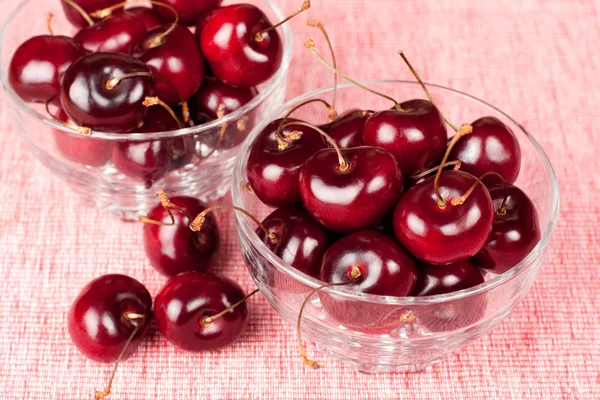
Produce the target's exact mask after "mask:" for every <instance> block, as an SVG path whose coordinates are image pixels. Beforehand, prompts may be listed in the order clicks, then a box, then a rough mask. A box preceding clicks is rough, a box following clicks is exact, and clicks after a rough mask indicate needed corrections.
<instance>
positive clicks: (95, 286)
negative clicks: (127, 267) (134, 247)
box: [67, 274, 152, 363]
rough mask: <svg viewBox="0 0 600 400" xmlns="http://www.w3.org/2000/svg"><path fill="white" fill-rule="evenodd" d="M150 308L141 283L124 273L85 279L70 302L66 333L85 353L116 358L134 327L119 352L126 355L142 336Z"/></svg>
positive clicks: (97, 358) (103, 359)
mask: <svg viewBox="0 0 600 400" xmlns="http://www.w3.org/2000/svg"><path fill="white" fill-rule="evenodd" d="M151 310H152V297H151V296H150V293H148V290H146V288H145V287H144V286H143V285H142V284H141V283H139V282H138V281H136V280H135V279H133V278H130V277H128V276H125V275H116V274H113V275H104V276H101V277H99V278H97V279H94V280H93V281H91V282H90V283H88V284H87V285H86V286H85V287H84V288H83V290H82V291H81V293H80V294H79V296H78V297H77V299H76V300H75V302H74V303H73V305H72V306H71V309H70V311H69V315H68V317H67V320H68V325H69V334H70V335H71V340H72V341H73V344H75V346H76V347H77V348H78V349H79V351H81V352H82V353H83V354H84V355H85V356H86V357H88V358H91V359H92V360H95V361H101V362H106V363H108V362H114V361H116V360H117V358H118V357H119V353H120V352H121V350H122V349H123V347H124V345H125V343H126V342H127V340H128V338H129V337H130V336H131V335H132V332H133V331H134V330H135V329H138V331H137V332H136V334H135V336H134V337H133V340H132V341H131V343H129V345H128V346H127V349H126V351H125V353H124V354H123V357H122V358H123V359H126V358H129V357H130V356H131V355H132V354H133V353H134V352H135V350H136V349H137V347H138V346H139V344H140V342H141V340H142V338H143V337H144V336H145V334H146V332H147V328H148V326H149V325H150V320H151V316H152V311H151ZM140 324H141V325H140Z"/></svg>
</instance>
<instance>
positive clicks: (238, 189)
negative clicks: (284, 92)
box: [231, 79, 560, 306]
mask: <svg viewBox="0 0 600 400" xmlns="http://www.w3.org/2000/svg"><path fill="white" fill-rule="evenodd" d="M359 83H361V84H363V85H367V86H369V85H377V84H385V83H390V84H410V85H418V86H420V85H419V83H418V82H416V81H410V80H397V79H384V80H365V81H359ZM425 84H426V85H427V86H428V87H435V88H438V89H441V90H444V91H448V92H451V93H453V94H454V95H458V96H462V97H466V98H467V99H469V100H472V101H475V102H478V103H480V104H482V105H483V106H486V107H489V108H490V109H493V110H495V111H497V112H498V113H500V114H502V115H503V116H504V117H506V118H507V119H509V120H510V121H511V122H513V123H514V124H515V125H516V126H518V127H519V129H521V130H522V132H523V133H524V134H525V136H526V137H527V138H528V139H529V140H530V141H531V143H532V145H533V147H534V148H535V150H536V151H537V153H538V155H539V156H540V158H541V160H542V162H543V164H544V167H545V169H546V172H547V173H548V176H549V178H550V185H551V191H550V193H551V196H552V199H551V204H550V215H549V218H548V223H547V224H546V225H545V226H544V227H543V228H542V234H541V238H540V241H539V242H538V244H537V245H536V246H535V247H534V248H533V249H532V250H531V251H530V252H529V254H527V256H526V257H525V258H523V260H521V261H520V262H519V263H518V264H517V265H515V267H513V268H512V269H510V270H509V271H507V272H505V273H504V274H501V275H499V276H497V277H495V278H493V279H491V280H489V281H486V282H484V283H482V284H480V285H477V286H474V287H472V288H468V289H463V290H459V291H456V292H452V293H447V294H441V295H433V296H423V297H412V296H406V297H395V296H382V295H375V294H366V293H356V292H351V291H349V290H348V289H346V288H343V287H328V288H324V289H321V290H322V291H324V292H329V293H335V295H337V296H340V297H343V298H346V299H348V300H356V301H362V302H369V303H376V304H386V305H398V306H409V305H410V306H415V305H428V304H439V303H445V302H450V301H456V300H462V299H466V298H468V297H471V296H475V295H477V294H480V293H483V292H487V291H490V290H492V289H494V288H496V287H498V286H500V285H502V284H504V283H506V282H508V281H510V280H512V279H514V278H516V277H517V276H519V275H521V274H522V273H524V272H525V271H526V270H527V269H529V267H531V266H532V265H533V263H534V261H535V260H536V259H537V258H538V257H540V256H542V254H543V252H544V250H545V249H546V247H547V246H548V244H549V242H550V238H551V237H552V234H553V233H554V229H555V228H556V224H557V222H558V215H559V210H560V196H559V189H558V181H557V179H556V174H555V172H554V168H553V167H552V164H551V163H550V160H549V159H548V156H547V155H546V153H545V152H544V150H543V149H542V147H541V146H540V144H539V143H538V142H537V140H536V139H535V138H534V137H533V136H532V135H531V133H529V132H528V131H527V130H526V129H525V128H524V127H523V126H522V125H521V124H520V123H518V122H517V121H515V120H514V119H513V118H512V117H511V116H509V115H508V114H506V113H505V112H504V111H502V110H500V109H499V108H497V107H495V106H493V105H491V104H488V103H486V102H485V101H483V100H481V99H479V98H477V97H475V96H472V95H470V94H467V93H464V92H461V91H459V90H456V89H452V88H448V87H445V86H442V85H437V84H432V83H425ZM350 86H353V85H352V84H351V83H348V82H344V83H342V84H339V85H338V90H339V89H343V88H346V87H350ZM332 90H333V86H328V87H324V88H321V89H316V90H313V91H310V92H307V93H304V94H302V95H300V96H298V97H296V98H294V99H291V100H290V101H288V102H287V103H285V104H284V105H283V106H281V107H280V108H279V109H277V110H275V111H274V112H273V113H271V114H270V116H267V117H266V118H265V120H263V121H261V123H259V124H258V125H257V126H255V127H254V129H253V131H252V132H250V134H249V135H248V137H247V138H246V140H245V141H244V143H243V145H242V149H241V150H240V152H239V155H238V157H237V159H236V164H235V166H234V168H233V176H232V180H231V185H232V186H231V195H232V201H233V204H234V205H235V206H238V207H243V204H242V197H241V194H242V184H243V183H245V181H244V182H242V181H243V180H245V179H246V178H245V177H246V174H245V170H244V169H243V167H244V165H245V162H246V160H247V154H249V150H250V146H251V144H252V142H253V140H254V137H255V136H256V135H257V132H258V131H260V130H262V129H263V128H264V127H265V126H266V125H267V124H268V122H270V121H271V120H273V119H275V118H279V116H281V115H282V114H283V113H284V112H285V111H286V110H289V109H290V108H291V107H293V106H294V105H296V104H298V103H300V102H302V101H304V100H307V99H309V98H313V97H316V96H318V95H323V94H326V93H329V92H331V91H332ZM242 155H244V156H242ZM236 223H237V228H238V232H239V233H240V235H243V237H244V240H246V241H247V242H249V243H250V245H251V246H252V247H254V248H256V249H258V253H259V254H263V255H264V257H265V258H267V259H268V261H269V262H270V263H271V264H273V265H274V266H275V267H276V268H277V269H278V270H279V271H280V272H282V273H284V274H285V275H287V276H290V277H291V278H293V279H295V280H297V281H298V282H300V283H302V284H304V285H307V286H309V287H310V288H312V289H316V288H318V287H319V286H321V285H322V284H323V282H322V281H320V280H318V279H315V278H313V277H311V276H308V275H306V274H304V273H303V272H300V271H299V270H297V269H296V268H294V267H292V266H291V265H290V264H288V263H285V262H283V260H281V259H280V258H279V257H277V256H276V255H275V254H274V253H273V252H272V251H271V250H270V249H269V248H268V247H267V246H266V245H265V244H264V243H263V242H262V241H261V240H260V239H259V237H258V236H257V235H256V233H255V230H256V227H255V226H253V224H254V223H253V222H252V221H251V220H250V219H249V218H248V217H246V216H245V215H242V214H241V213H236Z"/></svg>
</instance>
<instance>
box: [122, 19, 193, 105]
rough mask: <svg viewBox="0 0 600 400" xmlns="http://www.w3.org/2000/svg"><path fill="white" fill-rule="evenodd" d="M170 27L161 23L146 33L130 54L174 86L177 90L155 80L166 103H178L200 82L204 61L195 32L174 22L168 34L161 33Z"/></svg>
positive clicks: (159, 95)
mask: <svg viewBox="0 0 600 400" xmlns="http://www.w3.org/2000/svg"><path fill="white" fill-rule="evenodd" d="M171 27H172V25H171V24H167V25H162V26H160V27H158V28H156V29H153V30H152V31H150V32H148V34H147V35H146V36H145V37H144V38H143V39H142V40H140V41H139V42H138V43H137V44H135V45H134V46H133V47H132V49H131V54H132V55H133V56H134V57H136V58H138V59H140V60H141V61H143V62H145V63H146V65H147V66H148V68H150V71H152V72H153V73H154V74H156V75H158V76H160V77H161V78H163V79H165V80H166V81H168V82H169V83H170V84H171V85H173V86H174V88H175V90H176V92H177V93H175V92H174V91H173V89H172V88H171V87H169V86H168V85H167V84H166V83H164V82H162V81H161V80H157V81H156V89H155V92H156V95H157V96H158V97H159V98H160V99H161V100H163V101H164V102H167V103H169V104H179V103H180V102H181V98H183V99H184V100H187V99H189V98H190V97H192V95H193V94H194V92H195V91H196V90H198V88H199V87H200V85H201V84H202V79H204V60H203V59H202V55H201V54H200V49H199V48H198V45H197V44H196V40H195V39H194V35H193V34H192V32H190V30H189V29H187V28H186V27H184V26H181V25H177V26H175V28H174V29H173V30H172V31H170V33H169V34H168V35H166V36H162V35H163V34H164V33H165V32H166V31H167V30H168V29H170V28H171ZM161 37H162V39H160V38H161ZM156 41H158V42H156ZM158 43H162V44H158ZM180 96H181V98H180Z"/></svg>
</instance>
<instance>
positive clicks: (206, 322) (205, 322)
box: [200, 289, 259, 327]
mask: <svg viewBox="0 0 600 400" xmlns="http://www.w3.org/2000/svg"><path fill="white" fill-rule="evenodd" d="M258 292H259V290H258V289H256V290H255V291H253V292H252V293H250V294H249V295H247V296H246V297H244V298H243V299H241V300H240V301H238V302H237V303H234V304H232V305H230V306H229V307H227V308H226V309H224V310H223V311H221V312H220V313H218V314H215V315H211V316H206V315H205V316H204V317H202V319H201V320H200V325H202V326H204V327H207V326H208V325H210V324H211V323H213V322H214V320H216V319H219V318H221V317H222V316H223V315H225V314H227V313H228V312H231V311H233V310H234V309H235V308H236V307H237V306H239V305H240V304H242V303H243V302H245V301H246V300H248V299H249V298H250V297H252V296H254V295H255V294H256V293H258Z"/></svg>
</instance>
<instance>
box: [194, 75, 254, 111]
mask: <svg viewBox="0 0 600 400" xmlns="http://www.w3.org/2000/svg"><path fill="white" fill-rule="evenodd" d="M254 97H256V92H255V91H254V90H253V89H251V88H235V87H233V86H229V85H226V84H225V83H223V82H220V81H218V80H209V79H207V80H205V81H204V82H203V83H202V86H201V87H200V89H199V90H198V91H197V92H196V93H195V94H194V96H193V97H192V98H191V99H190V113H192V112H194V111H195V112H197V113H203V114H205V115H206V116H208V117H209V118H210V119H216V118H217V117H218V115H217V111H218V109H219V105H221V104H223V105H224V106H225V115H227V114H230V113H232V112H234V111H236V110H237V109H239V108H241V107H242V106H243V105H245V104H247V103H249V102H250V101H251V100H252V99H253V98H254Z"/></svg>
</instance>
